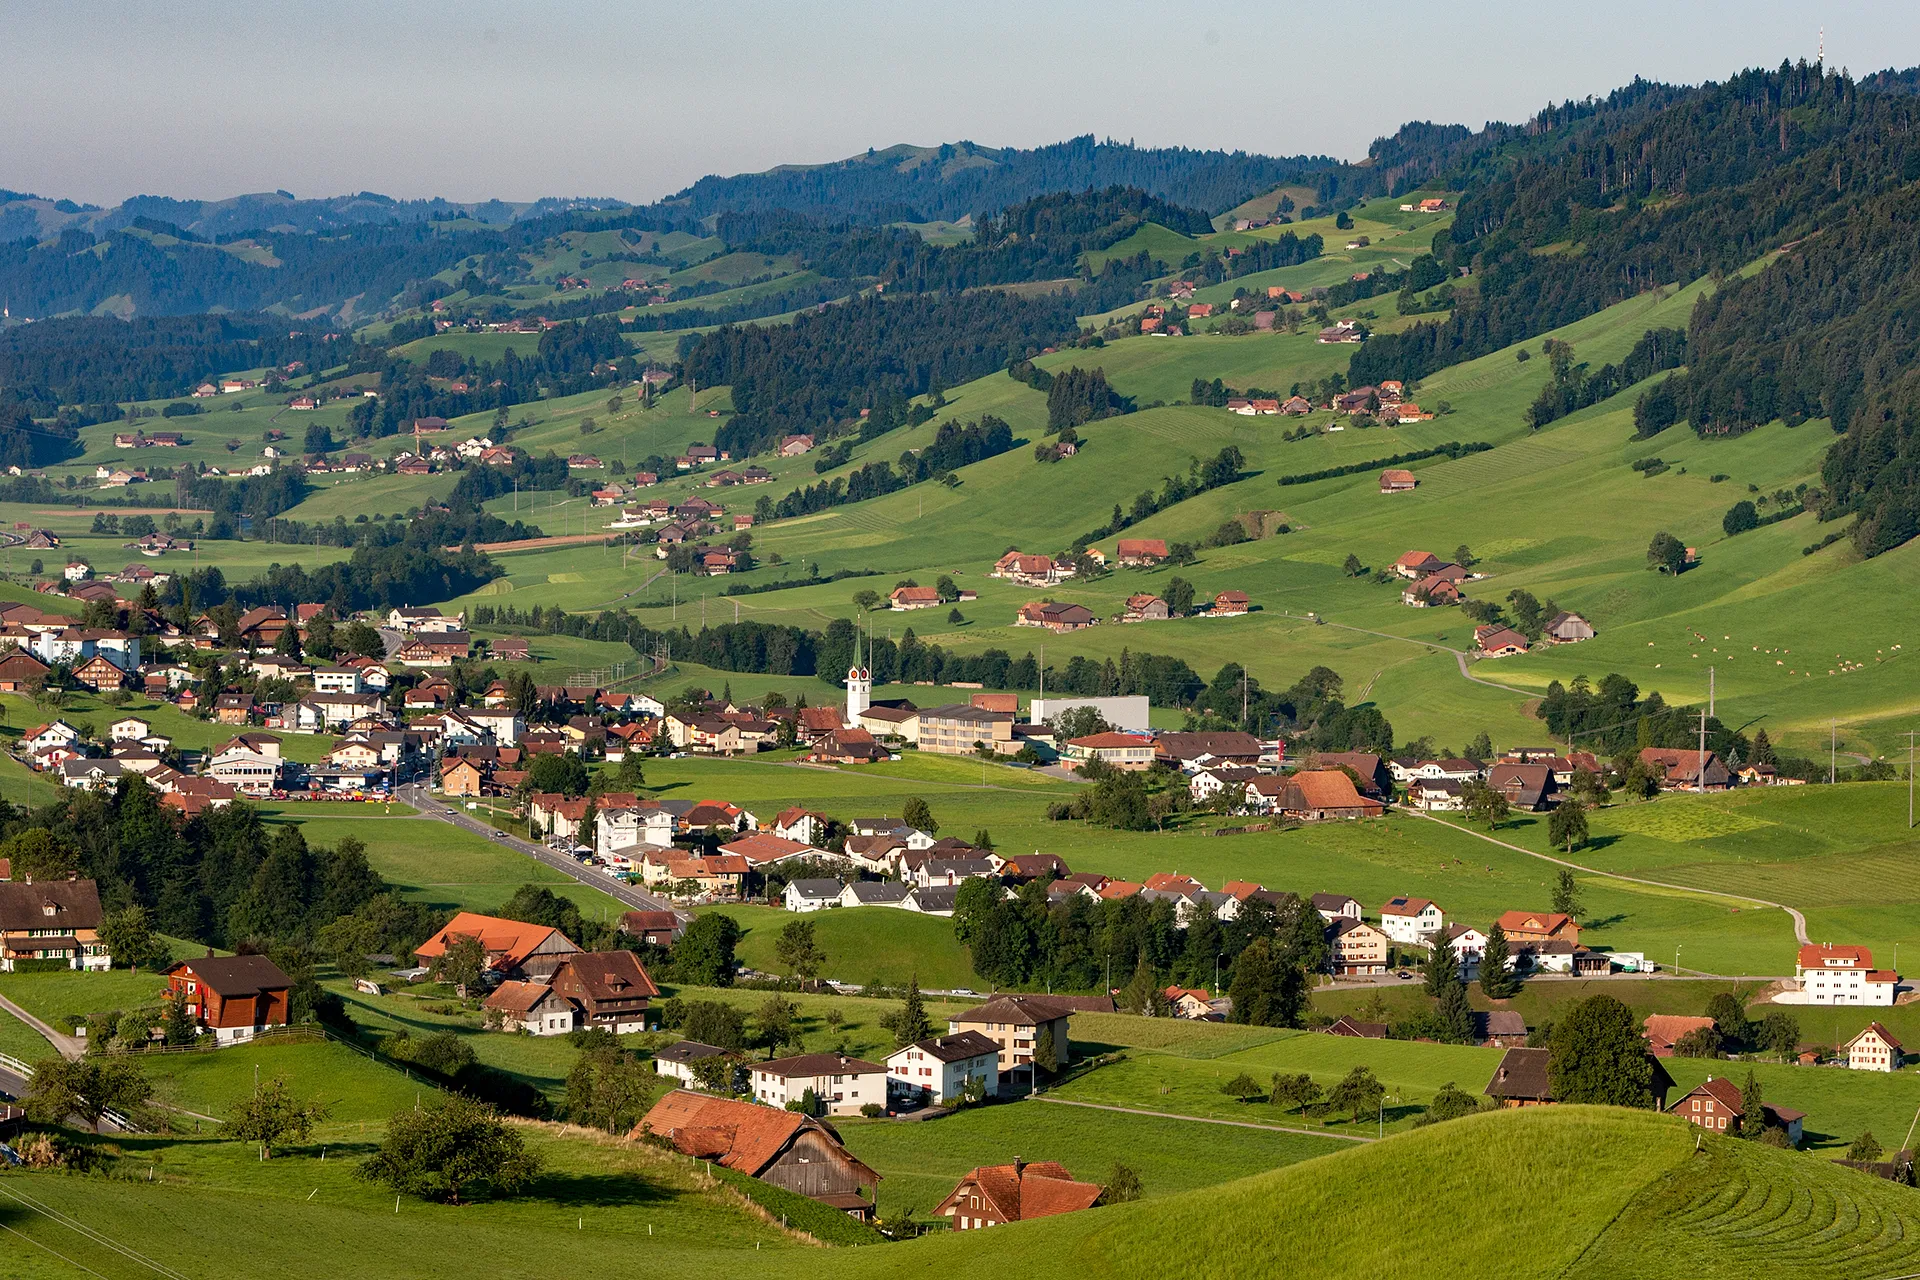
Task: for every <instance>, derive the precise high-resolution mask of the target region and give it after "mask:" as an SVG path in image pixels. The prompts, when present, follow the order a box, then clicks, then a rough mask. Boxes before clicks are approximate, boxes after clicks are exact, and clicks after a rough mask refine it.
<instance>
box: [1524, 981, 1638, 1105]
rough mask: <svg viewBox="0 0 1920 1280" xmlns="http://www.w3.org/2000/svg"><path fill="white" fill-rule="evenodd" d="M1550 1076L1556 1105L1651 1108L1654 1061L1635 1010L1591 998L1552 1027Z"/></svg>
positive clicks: (1602, 997) (1609, 999) (1608, 998)
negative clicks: (1558, 1103) (1590, 1104)
mask: <svg viewBox="0 0 1920 1280" xmlns="http://www.w3.org/2000/svg"><path fill="white" fill-rule="evenodd" d="M1548 1049H1549V1051H1550V1052H1549V1057H1548V1060H1547V1075H1548V1079H1549V1080H1550V1081H1551V1082H1552V1085H1553V1096H1554V1099H1555V1100H1556V1101H1558V1102H1587V1103H1602V1104H1605V1105H1608V1106H1615V1107H1642V1108H1645V1107H1650V1106H1652V1105H1653V1103H1654V1099H1653V1059H1652V1058H1651V1057H1649V1056H1648V1054H1647V1041H1646V1038H1645V1037H1644V1036H1642V1035H1641V1034H1640V1031H1639V1028H1638V1027H1637V1026H1636V1025H1635V1021H1634V1016H1633V1010H1631V1009H1629V1008H1627V1006H1626V1005H1624V1004H1621V1003H1620V1002H1619V1001H1618V1000H1616V999H1614V998H1613V997H1612V996H1607V995H1599V996H1589V997H1588V998H1587V999H1585V1000H1581V1001H1579V1002H1578V1003H1576V1004H1574V1005H1572V1006H1571V1007H1569V1008H1568V1009H1567V1010H1566V1011H1565V1012H1564V1013H1562V1014H1561V1016H1560V1017H1559V1018H1558V1019H1557V1020H1556V1021H1555V1022H1554V1024H1553V1038H1552V1043H1551V1044H1550V1045H1549V1046H1548Z"/></svg>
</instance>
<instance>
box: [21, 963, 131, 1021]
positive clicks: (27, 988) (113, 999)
mask: <svg viewBox="0 0 1920 1280" xmlns="http://www.w3.org/2000/svg"><path fill="white" fill-rule="evenodd" d="M166 985H167V984H166V979H164V978H162V977H161V976H160V975H159V974H157V973H134V972H132V971H131V970H128V969H110V970H107V971H106V972H104V973H101V972H89V971H87V970H84V969H61V970H56V971H55V972H52V973H4V974H0V995H4V996H6V997H7V999H9V1000H11V1001H13V1002H14V1003H15V1004H17V1005H19V1006H20V1007H21V1008H22V1009H25V1010H26V1011H27V1012H28V1013H31V1014H33V1015H34V1016H35V1017H36V1018H40V1019H41V1020H43V1021H45V1022H46V1023H47V1024H48V1025H50V1026H52V1027H53V1028H54V1029H55V1030H56V1031H66V1032H71V1031H72V1030H73V1029H74V1025H75V1020H76V1019H78V1020H81V1021H84V1020H85V1018H86V1017H87V1016H88V1015H89V1014H95V1013H107V1012H112V1011H119V1012H122V1013H124V1012H126V1011H127V1010H129V1009H139V1008H146V1007H157V1006H158V1005H159V1003H160V993H161V991H162V990H164V989H165V987H166Z"/></svg>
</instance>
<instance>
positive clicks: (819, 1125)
mask: <svg viewBox="0 0 1920 1280" xmlns="http://www.w3.org/2000/svg"><path fill="white" fill-rule="evenodd" d="M816 1056H821V1057H824V1056H827V1055H824V1054H823V1055H816ZM760 1065H762V1066H767V1065H770V1064H766V1063H762V1064H760ZM883 1079H884V1077H883ZM642 1134H654V1135H657V1136H659V1137H662V1138H665V1139H666V1140H667V1141H668V1142H669V1143H671V1144H672V1145H673V1147H674V1149H675V1150H677V1151H679V1152H680V1153H681V1154H682V1155H687V1156H692V1157H693V1158H695V1159H697V1160H712V1161H714V1162H715V1163H717V1164H720V1165H723V1166H725V1167H726V1168H729V1169H732V1170H734V1171H736V1172H738V1173H744V1174H746V1175H747V1176H748V1177H750V1178H758V1179H759V1180H761V1181H762V1182H767V1183H770V1184H772V1185H774V1186H777V1187H784V1188H785V1189H786V1190H788V1191H792V1192H794V1193H795V1194H797V1195H803V1196H809V1197H811V1198H813V1199H815V1200H819V1201H820V1202H822V1203H823V1204H828V1205H831V1206H833V1207H834V1208H836V1209H840V1210H843V1211H844V1212H846V1213H849V1214H851V1215H852V1216H854V1217H857V1218H860V1219H862V1220H865V1219H868V1218H871V1217H872V1216H873V1202H872V1200H871V1199H869V1198H867V1197H865V1196H863V1195H862V1194H861V1192H862V1189H863V1188H869V1187H875V1186H878V1185H879V1182H880V1175H879V1174H877V1173H875V1172H874V1171H873V1170H872V1169H869V1168H868V1167H867V1166H866V1165H864V1164H862V1163H861V1162H860V1161H859V1160H857V1159H855V1158H854V1157H853V1155H852V1154H850V1153H849V1152H848V1151H847V1149H846V1148H845V1147H844V1146H842V1145H841V1144H840V1135H839V1134H838V1133H837V1132H835V1130H834V1129H833V1127H832V1126H831V1125H829V1124H827V1123H825V1122H824V1121H820V1120H816V1119H814V1118H813V1117H811V1116H803V1115H801V1114H799V1113H798V1112H795V1111H785V1110H781V1109H779V1108H774V1107H764V1106H755V1105H754V1104H753V1103H750V1102H737V1101H735V1100H733V1099H731V1098H714V1097H709V1096H707V1095H706V1094H700V1093H691V1092H688V1091H687V1090H684V1089H675V1090H674V1091H673V1092H672V1093H669V1094H667V1095H666V1096H665V1097H663V1098H661V1099H660V1101H658V1102H656V1103H654V1104H653V1109H652V1110H650V1111H648V1112H647V1114H646V1115H645V1117H643V1118H642V1119H641V1121H640V1123H639V1124H638V1125H636V1126H634V1131H633V1134H632V1136H634V1137H639V1136H641V1135H642Z"/></svg>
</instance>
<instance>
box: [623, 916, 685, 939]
mask: <svg viewBox="0 0 1920 1280" xmlns="http://www.w3.org/2000/svg"><path fill="white" fill-rule="evenodd" d="M686 927H687V925H686V920H685V919H684V918H683V917H682V916H681V915H680V913H679V912H677V911H629V912H627V913H626V914H625V915H623V916H621V917H620V932H622V933H624V934H626V935H627V936H629V937H633V938H638V939H640V941H642V942H645V943H647V944H649V945H651V946H655V947H670V946H672V945H673V944H674V943H676V942H678V941H679V940H680V935H681V934H682V933H684V932H686Z"/></svg>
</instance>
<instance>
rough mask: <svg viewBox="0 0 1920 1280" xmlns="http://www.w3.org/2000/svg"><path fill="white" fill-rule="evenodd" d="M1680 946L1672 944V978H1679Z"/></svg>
mask: <svg viewBox="0 0 1920 1280" xmlns="http://www.w3.org/2000/svg"><path fill="white" fill-rule="evenodd" d="M1680 946H1681V944H1680V943H1678V942H1676V943H1674V944H1673V976H1674V977H1676V978H1677V977H1679V976H1680Z"/></svg>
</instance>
